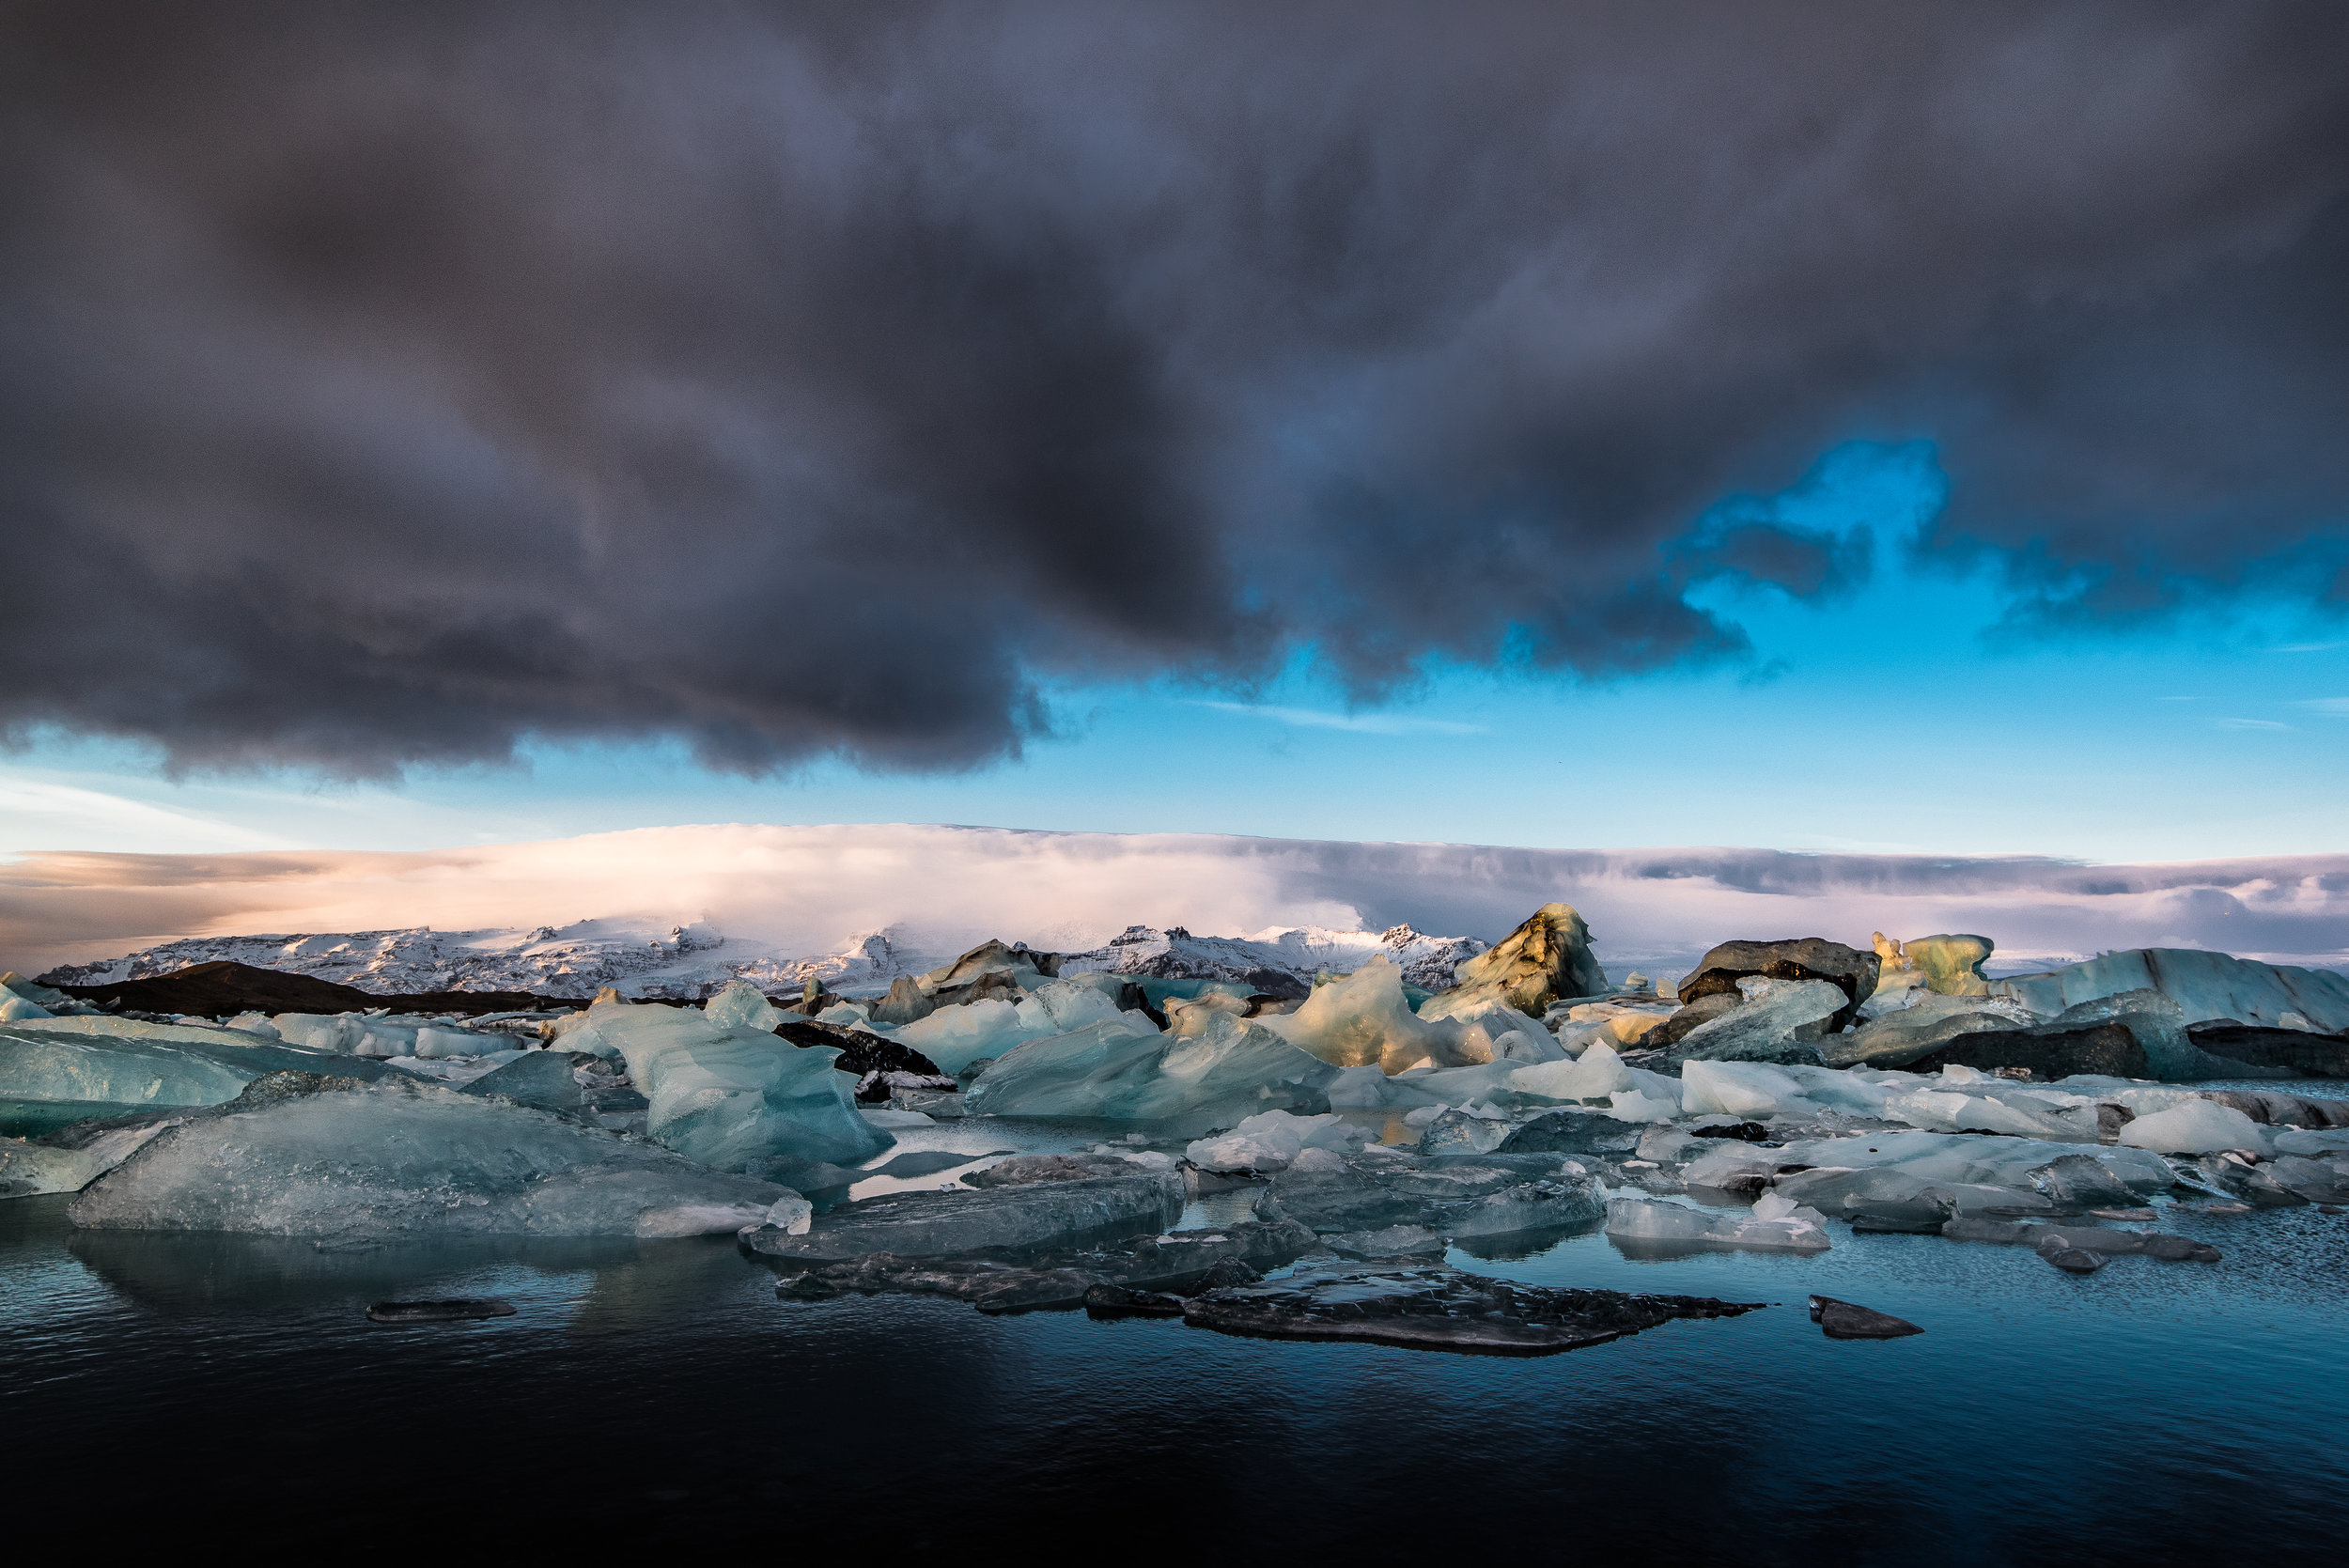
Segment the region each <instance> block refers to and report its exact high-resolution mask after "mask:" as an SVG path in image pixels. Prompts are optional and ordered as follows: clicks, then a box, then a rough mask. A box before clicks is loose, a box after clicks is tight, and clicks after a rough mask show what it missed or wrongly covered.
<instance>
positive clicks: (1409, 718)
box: [1191, 701, 1485, 735]
mask: <svg viewBox="0 0 2349 1568" xmlns="http://www.w3.org/2000/svg"><path fill="white" fill-rule="evenodd" d="M1191 706H1194V707H1211V708H1213V709H1215V710H1216V711H1217V712H1218V713H1244V714H1247V715H1248V716H1249V717H1250V718H1252V719H1269V720H1271V721H1272V722H1274V723H1276V724H1291V725H1295V726H1296V727H1297V728H1299V729H1309V730H1346V731H1348V732H1350V733H1352V734H1355V735H1483V734H1484V733H1485V726H1484V725H1482V724H1464V723H1461V722H1458V721H1457V720H1453V719H1423V718H1420V717H1417V716H1415V715H1412V714H1407V713H1330V712H1328V711H1326V710H1324V709H1322V708H1317V707H1272V706H1259V705H1257V704H1254V703H1217V702H1206V701H1199V702H1194V703H1193V704H1192V705H1191Z"/></svg>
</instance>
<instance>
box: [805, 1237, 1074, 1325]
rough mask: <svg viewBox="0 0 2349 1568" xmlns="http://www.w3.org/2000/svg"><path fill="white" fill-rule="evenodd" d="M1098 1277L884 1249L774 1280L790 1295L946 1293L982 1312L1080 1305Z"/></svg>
mask: <svg viewBox="0 0 2349 1568" xmlns="http://www.w3.org/2000/svg"><path fill="white" fill-rule="evenodd" d="M1100 1282H1101V1281H1100V1277H1099V1276H1098V1275H1096V1274H1090V1273H1087V1272H1085V1271H1084V1270H1082V1269H1076V1268H1038V1267H1032V1266H1022V1265H1016V1264H1007V1263H997V1262H992V1261H989V1260H985V1259H956V1258H901V1257H897V1256H894V1255H893V1254H891V1253H888V1252H868V1253H866V1254H864V1255H863V1256H862V1257H857V1258H851V1259H845V1260H842V1261H840V1262H837V1263H829V1264H820V1265H815V1266H812V1267H810V1268H807V1269H804V1270H801V1271H800V1272H797V1273H794V1274H791V1275H789V1276H787V1277H786V1278H785V1279H782V1280H779V1281H776V1282H775V1294H776V1295H777V1296H784V1297H786V1298H788V1299H796V1300H801V1301H821V1300H826V1299H829V1298H831V1297H832V1296H846V1295H851V1294H853V1295H859V1296H877V1295H880V1294H883V1293H897V1294H903V1295H911V1296H952V1297H954V1298H955V1299H957V1300H960V1301H968V1302H970V1303H971V1304H972V1306H973V1307H976V1308H977V1309H978V1310H979V1311H980V1312H1038V1311H1048V1310H1054V1309H1066V1308H1073V1307H1079V1306H1082V1305H1083V1304H1084V1298H1085V1293H1086V1292H1087V1291H1089V1290H1091V1289H1093V1287H1094V1286H1096V1285H1097V1284H1099V1283H1100Z"/></svg>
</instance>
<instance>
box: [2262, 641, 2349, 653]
mask: <svg viewBox="0 0 2349 1568" xmlns="http://www.w3.org/2000/svg"><path fill="white" fill-rule="evenodd" d="M2335 648H2349V643H2286V644H2283V645H2281V646H2280V647H2276V648H2271V649H2269V650H2268V651H2269V652H2271V653H2330V652H2332V651H2333V650H2334V649H2335Z"/></svg>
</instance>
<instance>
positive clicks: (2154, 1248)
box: [2145, 1231, 2218, 1263]
mask: <svg viewBox="0 0 2349 1568" xmlns="http://www.w3.org/2000/svg"><path fill="white" fill-rule="evenodd" d="M2145 1255H2146V1256H2147V1257H2149V1258H2159V1259H2160V1260H2161V1261H2162V1262H2164V1263H2217V1261H2218V1249H2217V1248H2216V1247H2213V1246H2211V1245H2210V1244H2209V1243H2208V1242H2202V1241H2195V1240H2193V1239H2192V1238H2190V1237H2187V1236H2182V1235H2165V1234H2162V1233H2160V1232H2158V1231H2156V1232H2155V1233H2153V1234H2150V1235H2148V1236H2147V1237H2146V1238H2145Z"/></svg>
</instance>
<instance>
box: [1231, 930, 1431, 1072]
mask: <svg viewBox="0 0 2349 1568" xmlns="http://www.w3.org/2000/svg"><path fill="white" fill-rule="evenodd" d="M1252 1021H1253V1022H1254V1023H1256V1024H1258V1025H1259V1026H1260V1027H1263V1028H1266V1029H1268V1030H1270V1031H1271V1032H1273V1033H1275V1034H1278V1035H1279V1036H1281V1037H1282V1038H1283V1039H1284V1040H1287V1041H1289V1042H1290V1043H1292V1044H1294V1045H1296V1046H1298V1047H1299V1048H1301V1049H1303V1050H1305V1051H1308V1052H1310V1053H1311V1054H1313V1055H1315V1056H1317V1057H1319V1058H1320V1059H1321V1060H1322V1061H1324V1062H1328V1063H1332V1064H1333V1065H1336V1066H1340V1067H1362V1066H1369V1065H1372V1064H1374V1063H1375V1064H1376V1065H1377V1066H1380V1067H1383V1068H1385V1069H1386V1070H1387V1072H1388V1073H1389V1074H1390V1075H1393V1074H1397V1073H1401V1072H1404V1071H1407V1070H1408V1069H1409V1068H1411V1067H1413V1066H1416V1065H1417V1064H1418V1063H1419V1062H1420V1061H1421V1059H1422V1058H1425V1059H1426V1060H1428V1061H1431V1062H1433V1063H1435V1064H1436V1065H1438V1066H1439V1067H1456V1066H1467V1065H1470V1064H1471V1063H1470V1062H1469V1061H1468V1059H1466V1058H1465V1057H1463V1056H1461V1055H1460V1053H1459V1050H1458V1042H1459V1040H1460V1037H1461V1035H1462V1034H1463V1033H1464V1032H1465V1031H1464V1030H1463V1029H1462V1027H1461V1026H1460V1025H1458V1024H1456V1023H1454V1022H1452V1021H1450V1020H1449V1019H1435V1020H1430V1019H1424V1018H1422V1017H1419V1015H1417V1014H1416V1013H1413V1012H1412V1011H1411V1005H1410V1003H1409V1002H1408V1001H1406V1000H1405V999H1404V996H1403V971H1402V970H1398V969H1396V968H1395V967H1394V966H1393V965H1392V964H1390V963H1388V962H1387V961H1386V959H1385V958H1384V957H1383V956H1381V957H1377V958H1373V959H1372V960H1371V961H1370V962H1369V963H1367V964H1364V965H1363V966H1362V967H1361V969H1359V970H1355V971H1354V972H1353V973H1352V974H1349V975H1345V976H1341V977H1340V978H1338V979H1336V980H1332V981H1330V982H1329V983H1328V984H1327V985H1324V986H1317V987H1315V991H1314V994H1313V995H1312V996H1310V997H1308V998H1306V999H1305V1001H1304V1003H1303V1005H1301V1006H1299V1008H1298V1010H1297V1011H1296V1012H1294V1013H1288V1014H1283V1015H1278V1016H1274V1017H1263V1018H1257V1019H1254V1020H1252Z"/></svg>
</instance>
